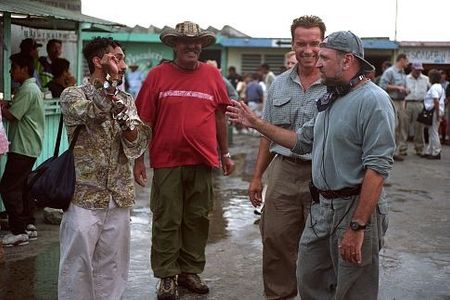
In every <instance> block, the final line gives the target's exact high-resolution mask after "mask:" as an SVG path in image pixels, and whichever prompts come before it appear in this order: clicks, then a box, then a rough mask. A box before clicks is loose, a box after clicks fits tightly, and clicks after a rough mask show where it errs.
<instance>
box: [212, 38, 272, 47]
mask: <svg viewBox="0 0 450 300" xmlns="http://www.w3.org/2000/svg"><path fill="white" fill-rule="evenodd" d="M272 40H273V39H266V38H225V37H224V38H223V39H222V40H221V41H220V44H222V46H224V47H240V48H241V47H243V48H272V47H273V45H272Z"/></svg>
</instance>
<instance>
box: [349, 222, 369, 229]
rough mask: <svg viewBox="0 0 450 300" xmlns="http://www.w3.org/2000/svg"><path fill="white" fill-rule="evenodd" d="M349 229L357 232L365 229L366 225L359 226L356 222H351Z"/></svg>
mask: <svg viewBox="0 0 450 300" xmlns="http://www.w3.org/2000/svg"><path fill="white" fill-rule="evenodd" d="M350 228H351V229H352V230H354V231H357V230H362V229H364V228H366V225H361V224H359V223H358V222H353V221H352V222H350Z"/></svg>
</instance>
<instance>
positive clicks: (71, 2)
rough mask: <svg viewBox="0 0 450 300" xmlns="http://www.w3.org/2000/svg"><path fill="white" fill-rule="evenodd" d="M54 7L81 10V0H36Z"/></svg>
mask: <svg viewBox="0 0 450 300" xmlns="http://www.w3.org/2000/svg"><path fill="white" fill-rule="evenodd" d="M36 1H39V2H42V3H45V4H47V5H51V6H54V7H59V8H64V9H67V10H72V11H77V12H81V0H36Z"/></svg>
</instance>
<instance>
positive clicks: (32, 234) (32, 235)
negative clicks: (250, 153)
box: [25, 224, 38, 241]
mask: <svg viewBox="0 0 450 300" xmlns="http://www.w3.org/2000/svg"><path fill="white" fill-rule="evenodd" d="M25 232H26V233H27V235H28V239H29V240H30V241H34V240H37V236H38V233H37V229H36V226H34V225H33V224H28V225H27V229H25Z"/></svg>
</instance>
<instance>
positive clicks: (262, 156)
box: [248, 137, 274, 207]
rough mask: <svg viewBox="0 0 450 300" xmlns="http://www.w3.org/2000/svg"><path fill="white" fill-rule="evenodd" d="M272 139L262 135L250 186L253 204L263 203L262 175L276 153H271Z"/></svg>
mask: <svg viewBox="0 0 450 300" xmlns="http://www.w3.org/2000/svg"><path fill="white" fill-rule="evenodd" d="M269 148H270V140H268V139H267V138H265V137H261V139H260V141H259V150H258V157H257V159H256V167H255V172H254V173H253V178H252V181H251V182H250V185H249V187H248V196H249V198H250V202H251V203H252V204H253V206H255V207H257V206H260V205H261V203H262V190H263V184H262V176H263V174H264V172H265V171H266V169H267V167H268V166H269V164H270V162H271V161H272V159H273V157H274V154H272V153H270V151H269Z"/></svg>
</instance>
